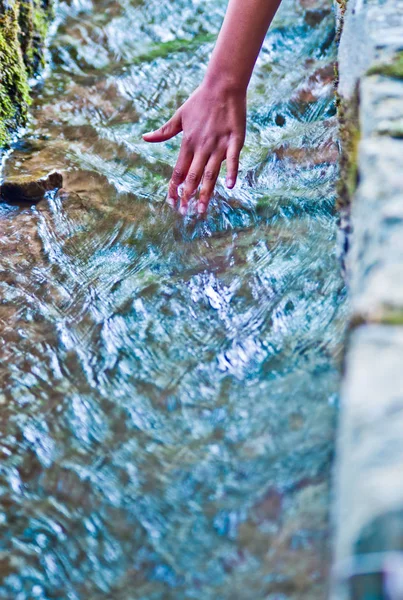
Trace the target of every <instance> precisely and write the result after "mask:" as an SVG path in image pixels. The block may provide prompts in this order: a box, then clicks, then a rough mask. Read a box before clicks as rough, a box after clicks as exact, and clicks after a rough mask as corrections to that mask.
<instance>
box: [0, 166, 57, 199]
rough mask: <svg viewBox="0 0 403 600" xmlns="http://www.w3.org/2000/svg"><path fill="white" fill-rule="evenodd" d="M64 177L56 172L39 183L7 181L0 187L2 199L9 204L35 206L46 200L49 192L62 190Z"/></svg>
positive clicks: (38, 181) (39, 180)
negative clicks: (45, 197)
mask: <svg viewBox="0 0 403 600" xmlns="http://www.w3.org/2000/svg"><path fill="white" fill-rule="evenodd" d="M62 187H63V176H62V175H61V173H58V172H57V171H55V172H54V173H49V175H48V176H47V177H43V178H41V179H38V180H37V181H21V182H17V181H5V182H4V183H2V185H1V186H0V198H1V200H2V201H3V202H8V203H9V204H23V203H31V204H35V203H37V202H39V201H40V200H42V198H44V196H45V194H46V193H47V192H51V191H53V190H55V191H56V190H60V189H61V188H62Z"/></svg>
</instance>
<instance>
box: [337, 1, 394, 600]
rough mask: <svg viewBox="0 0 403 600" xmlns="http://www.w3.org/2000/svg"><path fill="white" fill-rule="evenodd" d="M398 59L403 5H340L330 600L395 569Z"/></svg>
mask: <svg viewBox="0 0 403 600" xmlns="http://www.w3.org/2000/svg"><path fill="white" fill-rule="evenodd" d="M402 50H403V0H384V1H382V0H366V1H365V0H349V2H348V5H347V10H346V13H345V17H344V26H343V31H342V35H341V40H340V48H339V94H340V97H341V102H342V103H343V104H344V106H347V107H348V106H349V105H351V104H352V103H354V102H357V98H358V107H357V108H358V115H359V121H358V122H359V136H360V142H359V145H358V153H357V154H358V155H357V161H358V162H357V168H358V181H359V183H358V187H357V190H356V192H355V194H354V197H353V198H352V206H351V222H352V230H353V233H352V248H351V251H350V253H349V256H348V263H347V271H348V279H349V286H350V302H351V321H352V325H354V324H357V323H361V326H360V327H356V328H353V329H352V331H351V332H350V336H349V341H348V348H347V353H346V363H345V364H346V373H345V377H344V383H343V386H342V394H341V417H340V426H339V440H338V452H337V456H336V477H335V493H336V503H335V510H334V519H335V524H336V529H337V533H336V549H335V550H336V552H335V569H334V576H333V581H332V591H331V596H332V598H333V599H334V600H347V599H349V600H350V598H351V599H354V600H366V599H367V598H371V600H381V599H382V598H385V595H384V593H385V585H387V583H385V577H384V575H382V570H383V569H384V568H385V564H384V562H383V561H384V560H385V554H384V553H393V552H394V553H396V552H398V561H399V560H400V562H399V566H398V567H396V573H397V572H400V571H401V570H402V565H403V555H400V552H403V535H401V536H400V537H399V536H397V538H396V535H395V534H394V532H396V531H397V529H396V527H397V525H396V523H401V527H400V529H399V531H403V477H402V473H403V436H402V432H403V73H402V74H400V63H401V62H402V63H403V54H399V53H401V52H402ZM399 56H400V57H402V60H400V58H399V61H398V62H397V61H396V57H399ZM385 65H386V67H385ZM350 160H351V158H350ZM391 523H393V524H394V525H393V526H391ZM396 539H397V540H398V541H396ZM391 556H392V554H390V556H389V559H390V560H392V559H391V558H390V557H391ZM389 559H388V560H389ZM354 574H355V575H354ZM401 597H403V596H396V598H401Z"/></svg>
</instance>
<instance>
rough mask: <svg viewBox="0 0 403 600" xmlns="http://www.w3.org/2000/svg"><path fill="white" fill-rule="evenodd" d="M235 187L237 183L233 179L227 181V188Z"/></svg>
mask: <svg viewBox="0 0 403 600" xmlns="http://www.w3.org/2000/svg"><path fill="white" fill-rule="evenodd" d="M234 185H235V181H234V180H233V179H227V187H229V188H233V187H234Z"/></svg>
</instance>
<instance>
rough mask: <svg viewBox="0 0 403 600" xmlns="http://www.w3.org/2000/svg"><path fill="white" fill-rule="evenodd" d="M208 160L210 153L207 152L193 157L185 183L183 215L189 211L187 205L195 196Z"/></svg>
mask: <svg viewBox="0 0 403 600" xmlns="http://www.w3.org/2000/svg"><path fill="white" fill-rule="evenodd" d="M207 161H208V155H206V154H197V155H195V156H194V157H193V161H192V164H191V165H190V167H189V171H188V173H187V175H186V179H185V185H184V188H183V192H182V197H181V205H180V209H179V212H180V213H181V214H182V215H185V214H186V213H187V207H188V204H189V200H190V199H191V198H192V196H194V194H195V193H196V191H197V188H198V187H199V185H200V182H201V179H202V176H203V171H204V168H205V166H206V163H207Z"/></svg>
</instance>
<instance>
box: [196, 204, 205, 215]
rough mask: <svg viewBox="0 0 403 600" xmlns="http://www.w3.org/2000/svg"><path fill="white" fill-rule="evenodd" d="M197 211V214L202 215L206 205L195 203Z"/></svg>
mask: <svg viewBox="0 0 403 600" xmlns="http://www.w3.org/2000/svg"><path fill="white" fill-rule="evenodd" d="M197 212H198V213H199V215H202V214H203V213H204V212H206V207H205V206H204V204H198V205H197Z"/></svg>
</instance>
